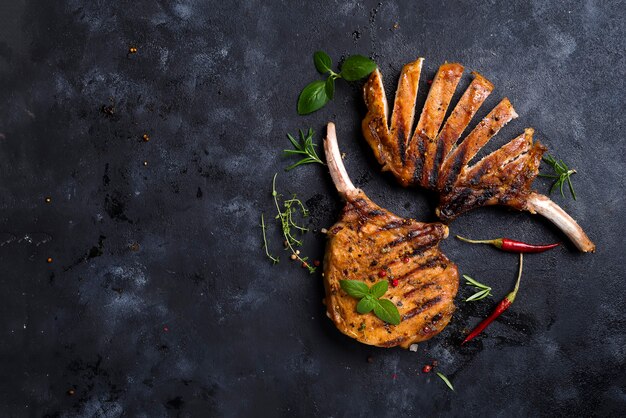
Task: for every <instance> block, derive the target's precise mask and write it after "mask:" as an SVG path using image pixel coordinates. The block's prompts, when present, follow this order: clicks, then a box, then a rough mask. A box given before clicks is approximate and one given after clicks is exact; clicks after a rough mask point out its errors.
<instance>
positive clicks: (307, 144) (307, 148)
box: [283, 128, 325, 171]
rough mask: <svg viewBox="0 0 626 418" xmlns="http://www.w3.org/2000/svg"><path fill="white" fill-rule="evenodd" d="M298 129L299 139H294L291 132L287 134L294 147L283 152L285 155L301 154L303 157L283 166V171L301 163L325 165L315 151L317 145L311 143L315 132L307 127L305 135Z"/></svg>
mask: <svg viewBox="0 0 626 418" xmlns="http://www.w3.org/2000/svg"><path fill="white" fill-rule="evenodd" d="M299 131H300V141H296V139H295V138H294V137H293V136H292V135H291V134H287V138H289V141H290V142H291V144H292V145H293V147H294V148H295V149H286V150H283V152H284V153H285V154H287V155H303V156H304V157H303V158H302V159H301V160H299V161H298V162H296V163H295V164H292V165H290V166H289V167H287V168H285V171H289V170H291V169H293V168H296V167H298V166H300V165H302V164H310V163H319V164H322V165H325V164H324V162H323V161H322V160H321V159H320V157H319V156H318V155H317V152H315V147H316V146H317V145H316V144H314V143H313V134H314V133H315V132H313V129H311V128H309V130H308V131H307V133H306V135H305V133H304V131H302V129H299Z"/></svg>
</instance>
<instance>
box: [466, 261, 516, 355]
mask: <svg viewBox="0 0 626 418" xmlns="http://www.w3.org/2000/svg"><path fill="white" fill-rule="evenodd" d="M523 263H524V256H523V255H522V254H520V255H519V273H518V274H517V282H515V288H514V289H513V291H512V292H511V293H509V294H508V295H506V297H505V298H504V299H502V301H500V303H498V305H497V306H496V309H494V311H493V312H492V313H491V315H489V316H488V317H487V318H485V319H484V320H483V321H482V322H481V323H480V324H478V326H477V327H476V328H474V329H473V330H472V332H470V333H469V335H468V336H467V337H466V338H465V339H464V340H463V342H462V343H461V345H463V344H465V343H466V342H468V341H470V340H471V339H473V338H474V337H476V336H477V335H478V334H480V333H481V332H483V330H484V329H485V328H487V326H488V325H489V324H491V323H492V322H493V320H494V319H496V318H497V317H499V316H500V315H501V314H502V312H504V311H506V310H507V309H509V306H511V304H512V303H513V301H514V300H515V296H517V290H518V289H519V282H520V280H521V279H522V266H523Z"/></svg>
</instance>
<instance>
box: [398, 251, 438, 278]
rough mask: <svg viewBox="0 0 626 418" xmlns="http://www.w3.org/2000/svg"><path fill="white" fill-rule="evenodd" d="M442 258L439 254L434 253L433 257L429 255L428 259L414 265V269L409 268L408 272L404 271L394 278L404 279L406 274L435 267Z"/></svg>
mask: <svg viewBox="0 0 626 418" xmlns="http://www.w3.org/2000/svg"><path fill="white" fill-rule="evenodd" d="M442 260H443V258H442V257H441V256H440V255H436V256H434V257H430V258H429V259H428V260H426V261H424V262H423V263H422V264H420V265H419V266H417V267H415V268H414V269H412V270H409V271H408V272H406V273H405V274H403V275H402V276H400V277H396V279H398V280H403V279H406V278H407V277H408V276H410V275H412V274H415V273H417V272H418V271H420V270H424V269H428V268H432V267H435V266H436V265H437V264H439V262H440V261H442Z"/></svg>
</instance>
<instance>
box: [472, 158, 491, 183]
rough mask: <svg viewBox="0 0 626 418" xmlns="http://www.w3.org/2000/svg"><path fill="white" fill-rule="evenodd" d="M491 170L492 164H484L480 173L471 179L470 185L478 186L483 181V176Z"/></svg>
mask: <svg viewBox="0 0 626 418" xmlns="http://www.w3.org/2000/svg"><path fill="white" fill-rule="evenodd" d="M490 168H491V164H490V163H488V162H484V163H483V164H481V165H480V168H479V169H478V171H476V173H475V174H474V175H473V176H472V178H470V179H469V184H471V185H472V186H475V185H477V184H478V182H480V180H482V178H483V176H484V175H485V174H487V171H489V169H490Z"/></svg>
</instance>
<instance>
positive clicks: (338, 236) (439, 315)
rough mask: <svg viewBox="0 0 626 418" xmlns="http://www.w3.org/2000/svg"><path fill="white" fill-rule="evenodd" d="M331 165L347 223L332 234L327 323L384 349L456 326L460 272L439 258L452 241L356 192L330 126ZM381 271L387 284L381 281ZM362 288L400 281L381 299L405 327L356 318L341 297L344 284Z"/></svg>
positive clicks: (433, 226) (435, 227)
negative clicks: (442, 245)
mask: <svg viewBox="0 0 626 418" xmlns="http://www.w3.org/2000/svg"><path fill="white" fill-rule="evenodd" d="M324 151H325V153H326V161H327V162H328V167H329V169H330V174H331V176H332V179H333V182H334V183H335V186H336V187H337V190H338V191H339V194H340V195H341V196H342V197H343V199H344V200H345V201H346V205H345V207H344V209H343V211H342V214H341V219H340V220H339V222H337V223H336V224H335V225H334V226H332V227H331V228H330V229H329V232H328V242H327V244H326V255H325V258H324V286H325V288H326V310H327V315H328V316H329V317H330V319H331V320H332V321H333V322H334V323H335V325H336V326H337V328H338V329H339V330H340V331H341V332H342V333H344V334H346V335H348V336H349V337H352V338H355V339H356V340H358V341H360V342H362V343H365V344H370V345H376V346H379V347H393V346H401V347H404V348H407V347H409V346H410V345H411V344H413V343H415V342H419V341H424V340H427V339H429V338H431V337H433V336H434V335H436V334H438V333H439V332H441V330H443V328H444V327H445V326H446V325H447V324H448V322H450V319H451V318H452V313H453V312H454V309H455V308H454V297H455V295H456V293H457V290H458V287H459V279H458V271H457V267H456V265H455V264H454V263H452V262H451V261H450V260H449V259H448V258H447V257H446V256H445V255H444V254H443V253H442V252H441V251H440V250H439V241H441V240H442V239H444V238H446V237H447V236H448V227H447V226H445V225H444V224H441V223H422V222H417V221H415V220H413V219H404V218H401V217H399V216H396V215H394V214H393V213H391V212H389V211H387V210H385V209H383V208H381V207H380V206H378V205H376V204H375V203H374V202H372V201H371V200H370V199H369V198H368V197H367V196H366V195H365V193H364V192H363V191H362V190H360V189H357V188H355V187H354V185H353V184H352V182H351V181H350V178H349V177H348V174H347V172H346V169H345V167H344V165H343V162H342V161H341V156H340V153H339V147H338V144H337V137H336V134H335V126H334V124H332V123H329V124H328V132H327V136H326V139H325V140H324ZM381 271H384V272H385V277H384V278H381V277H379V273H380V272H381ZM344 279H348V280H360V281H363V282H365V283H366V284H367V285H368V286H370V287H371V286H372V285H373V284H374V283H376V282H378V281H380V280H389V281H390V282H391V283H393V281H394V279H395V280H397V286H395V287H394V286H393V285H392V284H390V285H389V290H388V291H387V293H386V294H385V295H384V296H383V298H385V299H389V300H391V301H392V302H393V303H394V304H395V305H396V306H397V307H398V310H399V312H400V316H401V322H400V324H399V325H389V324H387V323H385V322H383V321H382V320H380V319H378V318H377V317H376V316H375V315H374V314H373V313H368V314H364V315H361V314H359V313H357V311H356V305H357V303H358V300H357V299H355V298H353V297H351V296H349V295H348V294H347V293H346V292H344V291H343V290H342V289H341V286H340V280H344Z"/></svg>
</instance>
